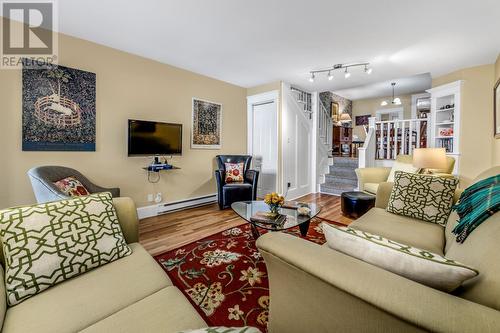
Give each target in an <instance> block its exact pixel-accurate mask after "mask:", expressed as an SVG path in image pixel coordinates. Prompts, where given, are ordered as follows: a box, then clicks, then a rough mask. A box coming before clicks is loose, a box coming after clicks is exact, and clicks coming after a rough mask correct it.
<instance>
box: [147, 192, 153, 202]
mask: <svg viewBox="0 0 500 333" xmlns="http://www.w3.org/2000/svg"><path fill="white" fill-rule="evenodd" d="M153 201H154V197H153V194H151V193H150V194H148V202H153Z"/></svg>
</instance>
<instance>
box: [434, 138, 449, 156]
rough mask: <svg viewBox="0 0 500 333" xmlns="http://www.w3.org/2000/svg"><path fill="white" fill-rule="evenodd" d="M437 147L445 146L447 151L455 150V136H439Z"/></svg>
mask: <svg viewBox="0 0 500 333" xmlns="http://www.w3.org/2000/svg"><path fill="white" fill-rule="evenodd" d="M436 147H438V148H445V149H446V152H447V153H450V152H453V137H449V138H443V137H441V138H439V140H438V142H437V143H436Z"/></svg>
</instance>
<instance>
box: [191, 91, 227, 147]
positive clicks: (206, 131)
mask: <svg viewBox="0 0 500 333" xmlns="http://www.w3.org/2000/svg"><path fill="white" fill-rule="evenodd" d="M192 118H193V119H192V127H191V148H193V149H220V148H221V147H222V104H219V103H215V102H210V101H205V100H202V99H198V98H193V114H192Z"/></svg>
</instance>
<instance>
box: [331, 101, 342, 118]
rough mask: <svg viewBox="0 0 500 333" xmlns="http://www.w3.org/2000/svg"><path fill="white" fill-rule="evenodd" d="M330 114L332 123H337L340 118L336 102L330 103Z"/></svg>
mask: <svg viewBox="0 0 500 333" xmlns="http://www.w3.org/2000/svg"><path fill="white" fill-rule="evenodd" d="M330 114H331V115H332V119H333V121H339V116H340V106H339V103H337V102H331V103H330Z"/></svg>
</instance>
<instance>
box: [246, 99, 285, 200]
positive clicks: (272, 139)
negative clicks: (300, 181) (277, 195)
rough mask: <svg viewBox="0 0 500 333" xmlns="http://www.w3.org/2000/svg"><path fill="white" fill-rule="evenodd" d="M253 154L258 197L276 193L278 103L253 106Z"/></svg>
mask: <svg viewBox="0 0 500 333" xmlns="http://www.w3.org/2000/svg"><path fill="white" fill-rule="evenodd" d="M251 119H252V135H251V137H252V139H251V145H252V146H251V153H252V156H253V159H252V161H253V168H254V169H256V170H258V171H259V182H258V186H257V195H258V196H259V197H262V196H264V195H265V194H266V193H270V192H275V191H276V180H277V175H278V117H277V114H276V101H274V100H273V101H268V102H264V103H260V104H253V105H252V115H251Z"/></svg>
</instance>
